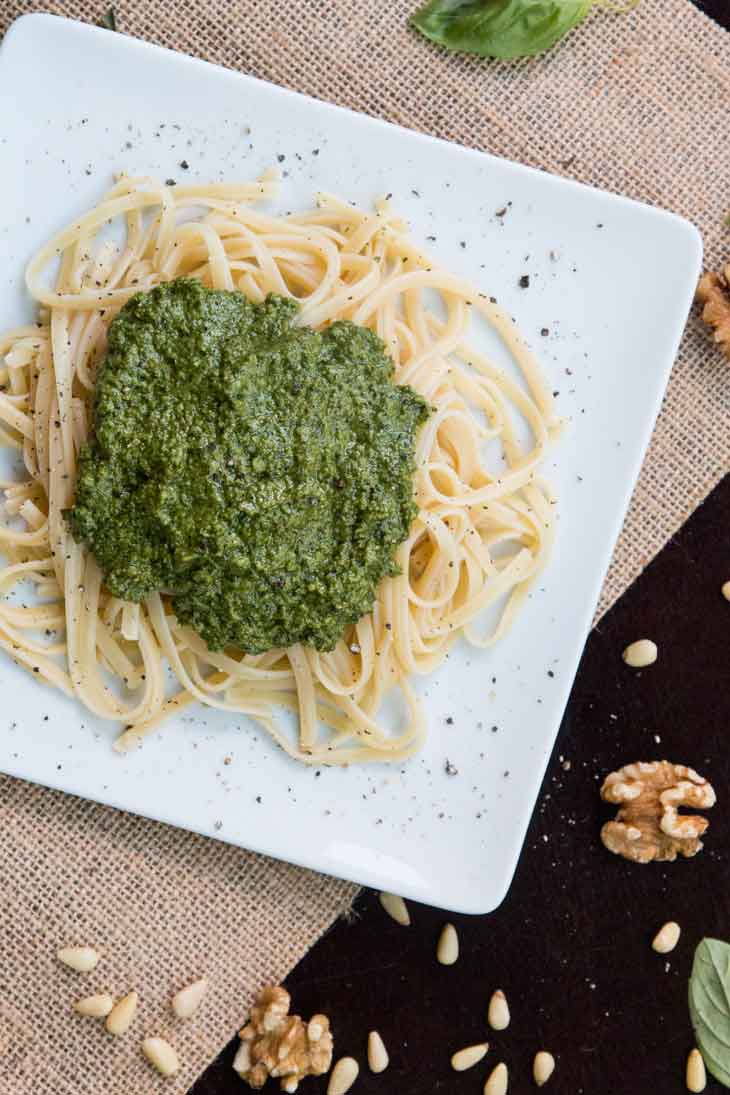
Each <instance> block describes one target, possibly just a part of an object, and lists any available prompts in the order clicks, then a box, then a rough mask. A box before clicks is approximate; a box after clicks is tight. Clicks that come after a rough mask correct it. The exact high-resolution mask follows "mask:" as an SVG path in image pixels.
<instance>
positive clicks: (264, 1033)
mask: <svg viewBox="0 0 730 1095" xmlns="http://www.w3.org/2000/svg"><path fill="white" fill-rule="evenodd" d="M290 1004H291V997H290V996H289V993H288V992H287V991H286V989H284V988H281V986H273V985H269V986H267V987H266V988H264V989H262V990H261V992H260V993H259V995H258V997H257V998H256V1003H255V1004H254V1006H253V1007H252V1008H251V1018H250V1019H249V1021H248V1023H246V1026H245V1027H244V1028H243V1030H241V1031H240V1034H239V1037H240V1039H241V1044H240V1046H239V1047H238V1052H237V1053H236V1059H235V1060H234V1062H233V1067H234V1069H235V1070H236V1072H237V1073H238V1075H239V1076H240V1077H241V1079H242V1080H245V1081H246V1083H247V1084H248V1085H249V1086H250V1087H252V1088H255V1089H256V1090H257V1091H258V1090H259V1088H262V1087H263V1086H264V1084H265V1083H266V1081H267V1079H268V1078H269V1076H274V1077H278V1078H280V1079H281V1089H282V1091H286V1092H293V1091H296V1090H297V1087H298V1086H299V1081H300V1080H302V1079H304V1077H305V1076H322V1075H323V1074H324V1073H325V1072H327V1070H328V1069H329V1067H330V1065H331V1064H332V1033H331V1031H330V1021H329V1019H328V1018H327V1016H326V1015H314V1016H312V1018H311V1019H310V1020H309V1022H308V1023H305V1022H304V1020H303V1019H302V1018H301V1016H299V1015H289V1006H290Z"/></svg>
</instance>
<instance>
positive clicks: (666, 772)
mask: <svg viewBox="0 0 730 1095" xmlns="http://www.w3.org/2000/svg"><path fill="white" fill-rule="evenodd" d="M601 798H602V799H603V801H604V802H613V803H616V805H618V806H620V807H621V808H620V810H619V811H618V813H617V815H616V820H615V821H608V822H606V824H605V825H604V826H603V828H602V829H601V840H602V841H603V843H604V844H605V845H606V847H607V848H608V850H609V851H610V852H614V853H615V854H616V855H622V856H624V857H625V858H626V859H632V860H634V862H635V863H650V862H651V861H652V860H653V859H656V860H660V861H661V860H670V861H671V860H674V859H676V858H677V855H678V854H679V855H683V856H686V857H690V856H693V855H697V853H698V852H699V851H700V850H701V848H702V841H701V840H700V837H701V836H702V834H703V833H704V832H705V830H706V829H707V826H708V825H709V821H708V820H707V819H706V818H704V817H697V816H696V815H693V814H680V813H679V809H680V807H682V806H689V807H694V808H695V809H699V810H707V809H709V807H710V806H714V805H715V792H714V790H713V788H712V786H711V785H710V784H709V783H708V782H707V780H705V779H703V778H702V776H699V775H698V774H697V772H695V771H694V770H693V769H692V768H686V767H685V765H683V764H670V762H669V761H668V760H655V761H650V762H647V763H645V762H639V763H637V764H627V765H625V767H623V768H620V769H619V770H618V772H612V773H611V775H610V776H607V777H606V779H605V781H604V784H603V787H601Z"/></svg>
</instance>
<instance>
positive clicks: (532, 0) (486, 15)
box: [411, 0, 595, 58]
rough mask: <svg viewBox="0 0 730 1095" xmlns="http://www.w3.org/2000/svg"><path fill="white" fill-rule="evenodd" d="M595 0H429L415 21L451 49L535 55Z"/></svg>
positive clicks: (582, 16)
mask: <svg viewBox="0 0 730 1095" xmlns="http://www.w3.org/2000/svg"><path fill="white" fill-rule="evenodd" d="M594 2H595V0H427V3H426V4H424V5H423V7H422V8H419V10H418V11H417V12H416V14H415V15H413V16H412V17H411V24H412V26H414V27H415V28H416V29H417V30H419V31H420V32H421V34H425V36H426V37H427V38H430V39H431V41H432V42H436V43H438V45H440V46H445V47H446V49H452V50H458V51H460V52H463V53H478V54H479V55H480V56H481V57H502V58H510V57H530V56H533V55H534V54H536V53H542V52H543V51H544V50H546V49H550V47H551V46H554V45H555V43H556V42H557V41H559V40H560V39H561V38H562V37H563V35H564V34H567V33H568V31H569V30H571V29H572V28H573V27H574V26H576V25H577V24H578V23H580V22H581V20H582V19H585V17H586V15H587V14H588V12H589V11H590V9H591V7H592V6H593V3H594Z"/></svg>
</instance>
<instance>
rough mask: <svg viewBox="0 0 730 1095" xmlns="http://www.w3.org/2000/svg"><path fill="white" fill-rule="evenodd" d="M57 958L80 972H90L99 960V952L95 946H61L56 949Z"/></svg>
mask: <svg viewBox="0 0 730 1095" xmlns="http://www.w3.org/2000/svg"><path fill="white" fill-rule="evenodd" d="M56 958H57V959H58V961H59V962H63V964H64V966H70V967H71V969H72V970H77V971H78V972H79V973H88V972H89V971H90V970H93V969H94V967H95V966H96V964H97V962H98V961H99V952H98V951H95V950H94V948H93V947H61V949H60V950H59V951H56Z"/></svg>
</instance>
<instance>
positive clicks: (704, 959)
mask: <svg viewBox="0 0 730 1095" xmlns="http://www.w3.org/2000/svg"><path fill="white" fill-rule="evenodd" d="M689 1013H690V1018H691V1019H692V1026H693V1027H694V1032H695V1039H696V1041H697V1046H698V1048H699V1050H700V1052H701V1053H702V1056H703V1057H704V1060H705V1065H706V1066H707V1069H708V1071H709V1072H711V1073H712V1075H713V1076H714V1077H715V1079H716V1080H719V1081H720V1083H721V1084H724V1085H725V1087H730V943H723V942H722V941H721V940H720V939H703V940H702V942H701V943H700V944H699V946H698V947H697V950H696V951H695V958H694V962H693V964H692V975H691V977H690V979H689Z"/></svg>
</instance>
